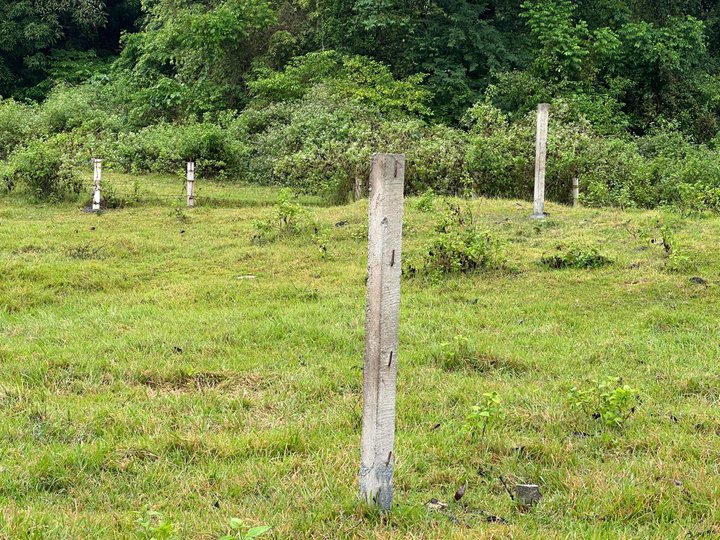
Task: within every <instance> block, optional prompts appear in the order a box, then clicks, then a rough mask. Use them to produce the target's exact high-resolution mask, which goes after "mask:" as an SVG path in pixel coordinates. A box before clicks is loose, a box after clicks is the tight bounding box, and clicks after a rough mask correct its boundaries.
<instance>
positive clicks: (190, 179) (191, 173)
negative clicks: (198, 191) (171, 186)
mask: <svg viewBox="0 0 720 540" xmlns="http://www.w3.org/2000/svg"><path fill="white" fill-rule="evenodd" d="M187 206H188V208H193V207H194V206H195V162H194V161H188V163H187Z"/></svg>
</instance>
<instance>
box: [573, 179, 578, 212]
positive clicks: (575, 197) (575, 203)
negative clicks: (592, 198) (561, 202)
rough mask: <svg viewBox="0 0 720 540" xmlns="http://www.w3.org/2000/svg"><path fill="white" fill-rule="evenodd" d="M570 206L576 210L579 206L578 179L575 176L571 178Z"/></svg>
mask: <svg viewBox="0 0 720 540" xmlns="http://www.w3.org/2000/svg"><path fill="white" fill-rule="evenodd" d="M572 204H573V208H577V206H578V204H580V179H579V178H578V177H577V176H573V179H572Z"/></svg>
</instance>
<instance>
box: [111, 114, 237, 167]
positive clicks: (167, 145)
mask: <svg viewBox="0 0 720 540" xmlns="http://www.w3.org/2000/svg"><path fill="white" fill-rule="evenodd" d="M243 152H244V150H243V148H242V147H241V146H240V144H239V143H238V142H237V141H235V140H233V139H232V138H231V137H230V136H229V134H228V132H227V131H226V130H225V129H224V128H223V127H222V126H221V125H219V124H215V123H212V122H191V123H188V124H181V125H176V124H157V125H155V126H150V127H147V128H143V129H140V130H139V131H136V132H130V133H125V134H121V135H120V136H119V137H118V140H117V141H115V142H114V144H112V145H106V155H108V156H110V162H111V164H112V163H114V164H116V165H118V166H119V167H120V168H121V169H123V170H124V171H126V172H169V173H174V172H177V171H178V170H181V169H184V168H185V163H186V162H188V161H195V170H196V171H197V173H198V174H199V175H204V176H215V177H216V176H225V175H228V174H232V173H235V172H237V171H238V168H239V167H238V163H239V159H240V156H241V154H242V153H243Z"/></svg>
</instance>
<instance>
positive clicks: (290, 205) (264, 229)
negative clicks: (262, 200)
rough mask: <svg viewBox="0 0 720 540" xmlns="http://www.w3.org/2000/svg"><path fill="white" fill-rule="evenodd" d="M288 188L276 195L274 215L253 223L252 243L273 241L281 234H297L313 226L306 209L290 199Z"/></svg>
mask: <svg viewBox="0 0 720 540" xmlns="http://www.w3.org/2000/svg"><path fill="white" fill-rule="evenodd" d="M292 199H293V197H292V194H291V192H290V190H288V189H283V190H281V191H280V194H279V195H278V200H277V204H276V205H275V209H274V215H273V216H272V217H270V218H269V219H265V220H257V221H255V222H254V223H253V226H254V228H255V232H254V233H253V236H252V242H253V243H254V244H267V243H269V242H274V241H275V240H277V239H278V238H279V237H281V236H297V235H300V234H303V233H305V232H307V231H309V230H310V229H311V228H312V229H316V227H314V226H313V224H312V222H311V220H310V217H309V216H308V213H307V210H305V208H303V207H302V206H301V205H300V204H298V203H297V202H295V201H294V200H292Z"/></svg>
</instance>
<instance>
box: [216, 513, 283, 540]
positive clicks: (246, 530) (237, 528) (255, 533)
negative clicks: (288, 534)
mask: <svg viewBox="0 0 720 540" xmlns="http://www.w3.org/2000/svg"><path fill="white" fill-rule="evenodd" d="M271 528H272V527H269V526H267V525H260V526H258V527H248V526H247V525H245V522H244V521H243V520H241V519H238V518H231V519H230V529H232V532H231V533H230V534H226V535H225V536H221V537H220V538H219V539H218V540H253V539H255V538H258V537H260V536H262V535H263V534H265V533H266V532H268V531H269V530H270V529H271Z"/></svg>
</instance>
